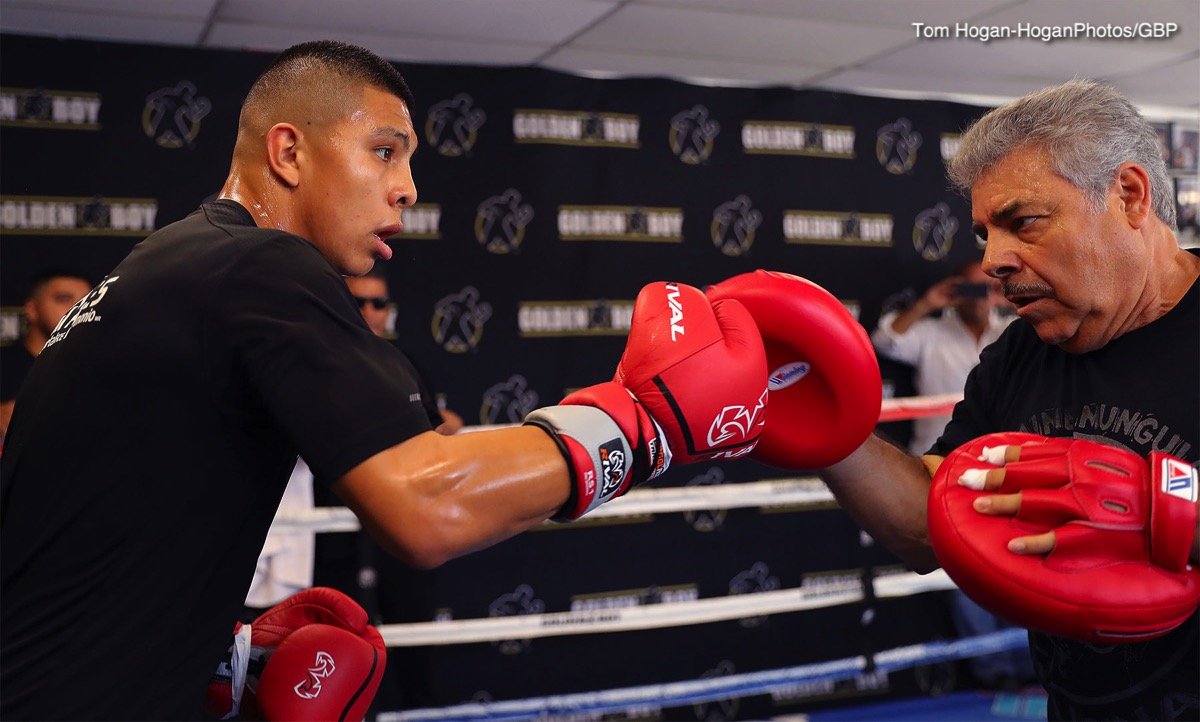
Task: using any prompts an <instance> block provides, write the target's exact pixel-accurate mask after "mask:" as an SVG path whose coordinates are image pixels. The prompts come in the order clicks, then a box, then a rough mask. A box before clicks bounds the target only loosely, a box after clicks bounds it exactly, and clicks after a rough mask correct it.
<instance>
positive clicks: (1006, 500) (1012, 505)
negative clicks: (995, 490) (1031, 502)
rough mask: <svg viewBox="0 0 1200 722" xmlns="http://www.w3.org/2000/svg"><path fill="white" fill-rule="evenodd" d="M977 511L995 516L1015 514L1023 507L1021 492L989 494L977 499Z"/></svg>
mask: <svg viewBox="0 0 1200 722" xmlns="http://www.w3.org/2000/svg"><path fill="white" fill-rule="evenodd" d="M972 505H973V506H974V507H975V511H977V512H979V513H981V514H992V515H995V516H1013V515H1014V514H1016V513H1017V511H1019V510H1020V508H1021V492H1019V491H1018V492H1017V493H1016V494H989V495H987V496H981V497H979V498H978V499H976V500H975V501H974V502H973V504H972Z"/></svg>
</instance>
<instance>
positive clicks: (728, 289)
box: [705, 270, 883, 469]
mask: <svg viewBox="0 0 1200 722" xmlns="http://www.w3.org/2000/svg"><path fill="white" fill-rule="evenodd" d="M705 293H706V294H707V295H708V297H709V299H710V300H712V301H713V302H714V303H716V302H718V301H722V300H730V299H732V300H735V301H740V302H741V304H742V305H743V306H745V307H746V310H747V311H749V312H750V316H751V317H753V319H754V323H755V324H756V325H757V326H758V331H759V333H760V334H762V338H763V344H764V345H765V346H766V351H767V371H768V374H769V376H768V389H769V390H770V393H769V394H768V398H769V401H770V408H771V414H770V418H769V421H768V423H767V425H766V428H765V429H764V430H763V433H762V436H761V437H759V440H758V446H757V447H755V449H754V451H753V453H752V454H751V456H753V457H754V458H755V459H758V460H759V461H762V462H764V463H767V464H771V465H772V466H778V467H782V468H785V469H819V468H822V467H825V466H829V465H830V464H834V463H837V462H839V461H841V460H842V459H844V458H846V457H847V456H849V455H850V452H852V451H854V450H855V449H857V448H858V447H859V446H860V445H862V443H863V441H865V440H866V439H867V437H868V436H870V435H871V431H872V430H873V429H874V428H875V424H876V423H877V422H878V421H879V408H880V403H881V402H882V400H883V383H882V381H881V380H880V377H879V362H878V361H877V360H876V358H875V349H874V348H872V346H871V339H870V338H869V337H868V336H867V332H866V331H865V330H864V329H863V327H862V325H861V324H859V323H858V321H856V320H854V317H853V316H851V315H850V312H849V311H847V310H846V307H845V306H843V305H842V302H841V301H839V300H837V298H835V297H834V296H833V294H831V293H829V292H828V291H826V290H825V289H823V288H821V287H820V286H818V285H817V284H815V283H813V282H811V281H808V280H805V279H803V278H800V277H799V276H793V275H790V274H787V273H777V272H775V271H763V270H758V271H754V272H753V273H743V274H741V275H738V276H734V277H733V278H730V279H728V280H725V281H722V282H721V283H718V284H716V285H714V286H710V287H709V288H708V290H707V291H706V292H705Z"/></svg>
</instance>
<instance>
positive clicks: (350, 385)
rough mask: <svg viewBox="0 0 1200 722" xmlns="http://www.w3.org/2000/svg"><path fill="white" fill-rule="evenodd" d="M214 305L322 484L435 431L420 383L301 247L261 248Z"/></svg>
mask: <svg viewBox="0 0 1200 722" xmlns="http://www.w3.org/2000/svg"><path fill="white" fill-rule="evenodd" d="M212 303H213V306H214V308H213V315H214V317H215V318H216V321H215V323H216V326H217V332H218V334H220V336H221V341H220V342H221V343H224V344H228V347H227V348H228V349H229V350H230V352H231V353H232V355H233V357H234V359H235V363H236V364H237V366H238V367H239V369H240V372H241V373H242V374H243V375H244V377H245V378H246V380H247V382H248V385H249V387H250V388H252V389H254V390H255V391H256V392H257V394H258V395H259V397H260V399H261V401H262V404H263V406H264V408H265V409H266V413H267V415H268V416H269V417H270V418H271V419H272V420H273V421H274V422H275V423H276V424H277V425H278V427H279V428H280V429H281V430H282V432H283V434H284V436H285V437H286V438H287V439H288V440H289V441H291V442H292V443H293V444H294V445H295V446H296V448H297V450H298V451H299V453H300V455H301V456H302V457H303V458H304V460H305V461H306V462H308V465H309V467H311V468H312V470H313V475H314V476H315V477H316V478H318V479H323V480H326V479H327V480H336V479H338V478H340V477H341V476H342V475H343V474H345V473H346V472H347V471H349V470H350V469H352V468H353V467H355V466H357V465H358V464H359V463H361V462H363V461H365V460H366V459H368V458H370V457H371V456H373V455H375V454H377V453H379V452H380V451H383V450H384V449H387V448H389V447H391V446H394V445H396V444H398V443H400V442H402V441H404V440H406V439H408V438H410V437H412V436H415V435H417V434H419V433H422V432H424V431H428V430H429V429H430V428H432V427H431V426H430V422H429V419H428V417H427V415H426V413H425V409H424V408H423V406H422V403H421V401H422V399H421V393H420V390H419V388H418V385H417V382H416V380H415V379H414V378H412V376H411V375H410V373H409V371H408V370H407V368H406V367H405V366H404V365H403V364H401V363H399V362H398V361H397V358H396V356H397V354H395V353H394V352H393V351H394V349H392V348H390V347H389V344H388V343H387V342H386V341H384V340H383V339H380V338H377V337H376V336H375V335H374V334H373V333H372V332H371V331H370V329H369V328H367V326H366V323H365V322H363V320H362V317H361V316H360V314H359V312H358V309H357V308H356V307H355V306H354V304H353V301H352V300H351V297H350V293H349V291H348V290H347V289H346V283H345V281H344V280H343V279H342V277H341V276H340V275H339V274H338V273H337V272H336V271H335V270H334V269H333V267H332V266H330V265H329V263H328V262H327V261H326V260H325V259H324V257H322V256H321V255H320V253H319V252H317V250H316V249H315V248H313V247H312V246H311V245H309V244H308V243H306V242H304V241H303V240H301V239H299V238H297V237H295V236H290V235H286V234H281V235H279V236H275V237H271V238H270V239H269V240H266V241H262V242H259V243H256V244H255V245H254V246H253V248H252V249H251V250H250V251H249V252H247V253H246V254H244V255H242V256H241V257H240V259H239V261H238V263H236V264H234V265H233V266H232V267H231V268H229V269H227V270H226V271H225V272H224V273H223V274H222V275H221V278H220V280H219V284H218V288H217V289H216V290H215V291H214V292H213V293H212Z"/></svg>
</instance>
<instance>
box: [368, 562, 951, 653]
mask: <svg viewBox="0 0 1200 722" xmlns="http://www.w3.org/2000/svg"><path fill="white" fill-rule="evenodd" d="M874 584H875V596H876V597H905V596H910V595H913V594H921V593H923V592H930V591H942V590H946V589H954V588H955V586H954V582H952V581H950V577H948V576H946V573H945V572H943V571H942V570H940V569H939V570H938V571H936V572H933V573H931V574H928V575H925V576H921V575H919V574H914V573H912V572H901V573H897V574H889V575H885V576H880V577H878V578H876V579H875V582H874ZM838 587H839V588H838V589H836V590H834V591H832V592H831V591H830V590H829V588H828V586H825V585H817V586H814V587H808V588H805V587H796V588H792V589H777V590H774V591H769V592H757V593H753V594H733V595H730V596H728V597H715V598H711V599H695V600H691V601H684V602H668V603H662V604H648V605H645V606H637V607H619V608H615V609H581V610H574V611H570V612H551V613H547V614H522V615H516V616H508V617H490V618H486V619H464V620H458V621H444V622H414V623H410V624H386V625H383V626H381V627H379V632H380V634H382V635H383V640H384V642H386V643H387V646H389V647H423V646H433V645H444V644H467V643H470V642H499V641H503V640H508V639H533V638H536V637H555V636H562V635H566V634H595V633H599V632H626V631H631V630H635V629H658V628H663V627H680V626H686V625H689V624H707V623H709V622H722V621H727V620H730V619H744V618H746V617H757V616H762V615H767V614H779V613H783V612H798V611H803V610H807V609H819V608H822V607H834V606H838V605H841V604H853V603H854V602H858V601H862V599H863V592H862V583H861V581H860V580H859V579H857V578H852V579H846V580H844V582H843V583H839V584H838Z"/></svg>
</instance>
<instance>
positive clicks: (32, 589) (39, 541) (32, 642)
mask: <svg viewBox="0 0 1200 722" xmlns="http://www.w3.org/2000/svg"><path fill="white" fill-rule="evenodd" d="M407 368H409V367H407V366H405V365H404V364H403V363H401V361H400V354H399V351H397V350H396V348H395V347H393V346H391V345H390V344H388V343H387V342H386V341H383V340H381V339H379V338H376V337H375V336H374V334H372V333H371V331H370V330H369V329H368V328H367V326H366V324H365V323H364V322H363V320H362V317H361V316H360V314H359V312H358V309H357V307H356V306H355V305H354V301H353V299H352V298H351V296H350V292H349V290H348V289H347V287H346V284H345V282H344V280H343V279H342V277H341V276H340V275H339V274H338V273H337V272H336V271H335V270H334V268H333V267H332V266H331V265H330V264H329V263H328V261H326V260H325V258H324V257H323V256H322V255H321V254H320V253H319V252H318V251H317V249H316V248H315V247H313V246H312V245H310V244H309V243H308V242H306V241H304V240H303V239H301V238H299V237H297V236H293V235H290V234H288V233H284V232H282V231H278V230H274V229H266V228H257V227H256V226H255V225H254V223H253V221H252V219H251V217H250V215H249V213H247V212H246V210H245V209H243V208H242V207H241V206H240V205H238V204H236V203H234V202H232V201H216V202H213V203H209V204H205V205H204V206H202V207H201V208H200V209H199V210H198V211H196V212H195V213H193V214H192V215H190V216H188V217H187V218H186V219H184V220H182V221H180V222H178V223H175V224H172V225H170V226H168V227H166V228H164V229H162V230H160V231H158V232H156V233H155V234H153V235H152V236H150V237H149V238H147V239H146V240H145V241H143V242H142V243H140V244H138V246H137V247H136V248H135V249H134V250H133V252H132V253H130V255H129V256H128V257H127V258H126V259H125V260H124V261H122V262H121V264H120V265H119V266H117V268H116V269H115V270H114V271H113V272H112V273H111V274H110V275H109V276H108V277H107V278H106V279H105V280H104V281H103V282H102V283H101V284H100V285H99V286H97V288H96V289H95V290H93V291H92V292H91V293H90V294H89V295H88V296H87V297H85V298H84V299H83V300H82V301H81V302H80V303H79V304H78V305H76V306H75V308H73V309H72V310H71V311H70V312H69V313H68V314H67V315H66V317H65V318H64V320H63V322H62V323H61V324H60V326H59V328H58V329H57V330H56V332H55V333H54V334H53V335H52V336H51V338H50V340H49V342H48V344H47V346H46V348H45V351H44V352H43V353H42V356H41V358H39V360H38V363H37V364H35V365H34V368H33V370H32V371H31V372H30V374H29V376H28V378H26V380H25V383H26V390H27V391H29V392H31V393H30V394H29V396H28V398H36V399H37V403H29V404H24V405H23V408H21V407H20V406H22V405H18V406H19V408H17V410H16V413H15V415H14V418H13V422H12V426H11V430H10V433H9V435H8V437H7V439H6V442H5V448H4V452H3V456H2V459H0V463H2V466H3V476H2V486H0V494H2V496H0V505H2V506H0V585H2V587H0V594H2V596H3V604H2V606H0V640H2V643H0V649H2V652H0V690H2V692H0V700H2V701H0V712H2V714H0V717H3V718H4V719H149V718H153V719H174V718H187V719H195V718H197V716H198V715H199V714H200V710H201V704H202V700H203V695H204V689H205V685H206V683H207V679H208V677H209V675H210V674H211V673H212V671H213V670H214V669H215V665H216V663H217V661H218V659H219V657H220V655H221V653H222V651H224V648H225V647H226V646H227V645H228V643H229V633H230V631H231V629H232V625H233V622H234V621H235V620H236V619H237V617H238V614H239V612H240V610H241V608H242V607H241V604H242V601H243V599H244V597H245V594H246V590H247V589H248V588H249V584H250V580H251V577H252V576H253V573H254V568H255V561H256V559H257V556H258V553H259V551H260V550H261V548H262V544H263V540H264V538H265V536H266V532H267V529H268V527H269V525H270V523H271V519H272V517H273V516H274V514H275V509H276V507H277V506H278V503H279V499H280V496H281V494H282V492H283V488H284V486H285V484H286V482H287V479H288V475H289V473H290V471H291V468H292V465H293V462H294V460H295V457H296V454H297V453H299V454H301V455H302V456H303V457H304V458H305V460H306V461H307V462H308V464H309V466H310V467H312V469H313V471H314V473H315V475H316V477H317V478H318V479H325V480H330V479H337V478H338V477H340V476H341V475H342V474H344V473H345V472H346V471H348V470H349V469H351V468H352V467H354V466H355V465H357V464H358V463H359V462H361V461H363V460H365V459H367V458H368V457H370V456H372V455H374V454H375V453H377V452H379V451H382V450H384V449H386V448H388V447H390V446H392V445H394V444H397V443H399V442H401V441H403V440H405V439H407V438H409V437H411V436H413V435H415V434H418V433H420V432H423V431H427V430H429V429H430V428H431V427H430V423H429V418H428V416H427V414H426V412H425V410H424V408H423V407H422V403H421V401H422V400H421V398H420V392H419V390H418V387H417V385H416V383H415V382H414V380H413V379H412V378H411V377H410V376H409V373H408V371H406V369H407ZM32 392H36V393H32Z"/></svg>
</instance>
